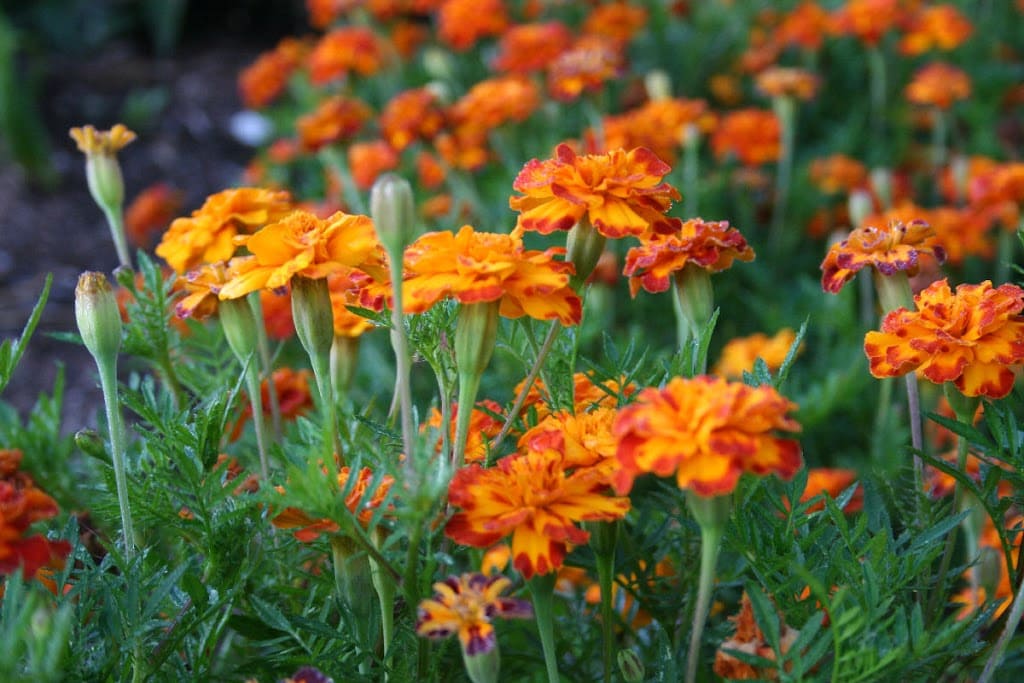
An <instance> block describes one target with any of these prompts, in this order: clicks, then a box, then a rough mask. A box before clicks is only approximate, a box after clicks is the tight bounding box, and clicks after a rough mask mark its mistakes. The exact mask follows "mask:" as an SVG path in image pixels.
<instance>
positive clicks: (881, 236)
mask: <svg viewBox="0 0 1024 683" xmlns="http://www.w3.org/2000/svg"><path fill="white" fill-rule="evenodd" d="M934 237H935V231H934V230H933V229H932V227H931V226H930V225H928V224H927V223H925V222H924V221H911V222H910V223H903V222H901V221H892V222H890V223H889V225H888V227H886V228H878V227H875V226H873V225H869V226H867V227H864V228H857V229H856V230H854V231H853V232H851V233H850V236H849V237H847V238H846V239H845V240H843V241H842V242H838V243H836V244H833V245H832V247H831V248H830V249H829V250H828V254H826V255H825V260H824V261H822V263H821V288H822V289H824V290H825V291H826V292H830V293H832V294H837V293H838V292H839V290H840V289H842V288H843V285H845V284H846V283H847V282H849V281H850V280H852V279H853V276H854V275H856V274H857V273H858V272H859V271H860V270H861V269H862V268H866V267H868V266H871V267H874V268H875V269H876V270H877V271H878V272H879V273H881V274H882V275H892V274H894V273H897V272H899V271H905V272H906V273H907V275H908V276H913V275H916V274H917V271H918V269H919V268H920V263H921V258H922V256H925V255H927V256H934V257H935V259H936V260H938V261H939V262H940V263H941V262H942V261H943V260H944V259H945V257H946V253H945V251H944V250H943V248H942V247H940V246H937V245H935V244H934V239H933V238H934Z"/></svg>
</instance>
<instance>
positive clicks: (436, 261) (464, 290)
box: [402, 225, 582, 325]
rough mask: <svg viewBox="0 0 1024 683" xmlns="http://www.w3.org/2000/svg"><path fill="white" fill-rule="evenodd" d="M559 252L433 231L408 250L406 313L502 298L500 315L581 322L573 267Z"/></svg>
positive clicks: (509, 239) (469, 232) (466, 229)
mask: <svg viewBox="0 0 1024 683" xmlns="http://www.w3.org/2000/svg"><path fill="white" fill-rule="evenodd" d="M553 254H554V252H553V251H552V250H550V249H549V250H548V251H543V252H542V251H533V250H526V249H523V243H522V240H521V239H520V238H518V237H515V236H512V235H504V234H496V233H486V232H476V231H475V230H474V229H473V228H472V227H470V226H468V225H464V226H462V228H461V229H459V232H458V233H457V234H456V233H451V232H430V233H427V234H425V235H423V236H422V237H420V238H419V239H417V240H416V241H415V242H413V243H412V244H410V245H409V247H408V248H406V250H405V272H406V275H405V282H404V283H403V286H402V293H403V297H404V300H405V311H406V312H407V313H422V312H424V311H426V310H427V309H428V308H430V307H431V306H433V305H434V304H435V303H437V302H438V301H440V300H441V299H443V298H445V297H452V298H454V299H456V300H457V301H459V302H460V303H464V304H471V303H481V302H485V301H497V300H499V299H500V300H501V309H500V313H501V315H503V316H505V317H506V318H518V317H520V316H523V315H528V316H530V317H531V318H537V319H539V320H552V319H557V320H559V321H560V322H561V323H562V324H563V325H575V324H576V323H578V322H579V320H580V315H581V311H582V309H581V303H580V298H579V297H578V296H577V295H576V293H575V292H574V291H573V290H572V288H571V287H570V286H569V274H570V273H571V271H572V265H571V264H569V263H564V262H561V261H555V260H554V259H553V258H552V256H553Z"/></svg>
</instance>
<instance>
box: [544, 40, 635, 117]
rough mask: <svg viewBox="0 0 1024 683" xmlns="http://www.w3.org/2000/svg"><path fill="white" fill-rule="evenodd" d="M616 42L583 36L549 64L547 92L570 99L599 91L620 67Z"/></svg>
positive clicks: (619, 52)
mask: <svg viewBox="0 0 1024 683" xmlns="http://www.w3.org/2000/svg"><path fill="white" fill-rule="evenodd" d="M622 62H623V57H622V53H621V51H620V47H619V45H618V44H617V43H615V42H613V41H611V40H609V39H608V38H602V37H600V36H584V37H583V38H580V39H579V40H577V41H576V44H575V45H573V46H572V47H570V48H569V49H568V50H565V51H564V52H562V54H560V55H558V57H557V58H555V59H554V60H552V61H551V63H550V64H549V65H548V93H549V94H550V95H551V97H553V98H554V99H556V100H559V101H561V102H569V101H571V100H574V99H576V98H577V97H579V96H580V95H582V94H583V93H584V92H593V91H596V90H600V89H601V88H602V87H603V86H604V84H605V83H606V82H607V81H610V80H612V79H613V78H616V77H617V76H618V75H619V72H620V71H621V70H622Z"/></svg>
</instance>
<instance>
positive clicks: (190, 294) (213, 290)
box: [174, 261, 228, 320]
mask: <svg viewBox="0 0 1024 683" xmlns="http://www.w3.org/2000/svg"><path fill="white" fill-rule="evenodd" d="M178 282H181V283H182V284H181V288H182V289H184V291H185V296H183V297H182V298H180V299H178V301H177V302H176V303H175V304H174V312H175V314H176V315H177V316H178V317H179V318H192V319H194V320H205V319H206V318H209V317H210V316H211V315H213V314H214V313H216V312H217V303H218V301H219V299H218V298H217V295H218V294H219V293H220V290H221V288H222V287H223V286H224V285H225V284H227V282H228V270H227V266H225V265H224V262H223V261H218V262H217V263H205V264H203V265H201V266H199V267H198V268H195V269H193V270H190V271H189V272H188V273H187V274H186V275H185V277H184V278H181V279H179V280H178Z"/></svg>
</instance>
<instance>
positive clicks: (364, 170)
mask: <svg viewBox="0 0 1024 683" xmlns="http://www.w3.org/2000/svg"><path fill="white" fill-rule="evenodd" d="M400 162H401V158H400V157H399V156H398V152H396V151H395V150H394V149H393V148H392V147H391V145H389V144H388V143H386V142H384V141H383V140H373V141H371V142H356V143H354V144H352V145H350V146H349V148H348V167H349V169H351V171H352V181H353V182H355V184H356V187H358V188H359V189H360V190H369V189H370V188H371V187H373V183H374V182H375V181H376V180H377V178H378V177H379V176H380V174H381V173H385V172H387V171H391V170H394V169H396V168H398V164H399V163H400Z"/></svg>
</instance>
